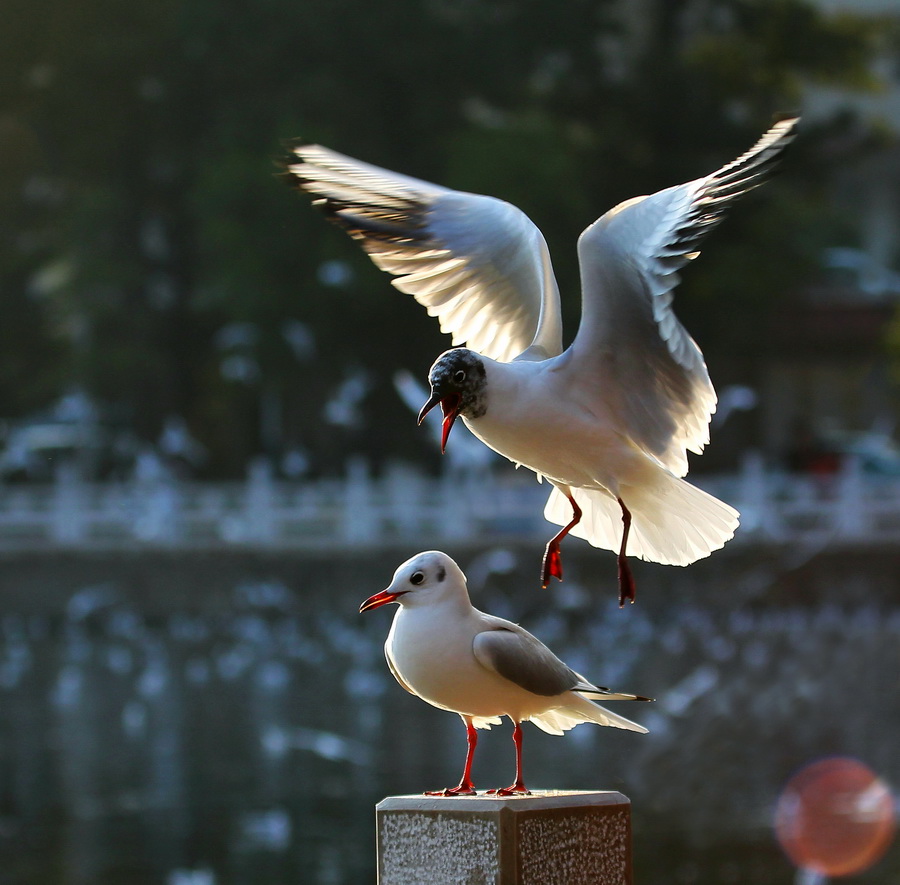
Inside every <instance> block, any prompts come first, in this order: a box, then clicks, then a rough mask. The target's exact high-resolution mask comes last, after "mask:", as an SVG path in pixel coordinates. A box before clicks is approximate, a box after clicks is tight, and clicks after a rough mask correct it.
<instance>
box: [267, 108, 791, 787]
mask: <svg viewBox="0 0 900 885" xmlns="http://www.w3.org/2000/svg"><path fill="white" fill-rule="evenodd" d="M798 122H799V121H798V118H796V117H790V118H786V119H782V120H779V121H778V122H776V123H775V124H774V125H773V126H772V127H771V128H770V129H769V130H768V131H767V132H765V133H764V134H763V136H762V137H761V138H760V139H759V140H758V141H757V142H756V144H755V145H754V146H753V147H752V148H751V149H750V150H749V151H747V152H746V153H744V154H742V155H741V156H739V157H738V158H737V159H736V160H734V161H732V162H731V163H728V164H726V165H725V166H723V167H722V168H720V169H718V170H717V171H715V172H713V173H712V174H710V175H707V176H705V177H703V178H698V179H696V180H694V181H689V182H687V183H685V184H680V185H676V186H674V187H669V188H665V189H664V190H661V191H659V192H657V193H655V194H651V195H647V196H641V197H635V198H633V199H630V200H626V201H625V202H623V203H620V204H619V205H618V206H615V207H614V208H612V209H610V210H609V211H608V212H607V213H606V214H604V215H602V216H601V217H600V218H599V219H598V220H597V221H595V222H594V223H593V224H591V225H589V226H588V227H587V228H586V229H585V230H584V231H583V232H582V234H581V236H580V237H579V240H578V257H579V263H580V268H581V289H582V316H581V323H580V326H579V329H578V332H577V334H576V336H575V338H574V340H573V342H572V344H571V345H570V346H569V347H568V348H565V349H563V346H562V319H561V311H560V298H559V289H558V287H557V284H556V280H555V278H554V275H553V270H552V267H551V263H550V255H549V251H548V249H547V244H546V242H545V240H544V238H543V236H542V234H541V232H540V231H539V230H538V228H537V227H536V226H535V225H534V224H533V223H532V222H531V220H530V219H529V218H528V217H527V216H526V215H525V214H524V213H523V212H522V211H521V210H519V209H517V208H516V207H515V206H512V205H510V204H509V203H506V202H504V201H502V200H498V199H496V198H493V197H488V196H482V195H478V194H471V193H464V192H461V191H455V190H451V189H449V188H445V187H442V186H440V185H436V184H431V183H429V182H426V181H421V180H418V179H415V178H411V177H408V176H405V175H401V174H398V173H395V172H390V171H388V170H385V169H381V168H379V167H377V166H372V165H369V164H367V163H363V162H360V161H359V160H355V159H352V158H350V157H347V156H344V155H342V154H339V153H336V152H335V151H332V150H330V149H328V148H326V147H323V146H321V145H314V144H305V143H303V144H298V145H296V146H295V147H293V148H292V156H291V158H290V160H289V161H288V162H287V163H286V165H285V177H286V178H287V180H288V181H289V182H291V183H292V184H294V185H296V186H297V187H298V188H299V189H301V190H302V191H305V192H306V193H308V194H310V195H311V196H312V197H313V198H314V203H315V205H317V206H318V207H319V208H320V209H321V210H322V211H323V212H324V213H325V214H326V216H327V217H328V218H329V219H330V220H331V221H333V222H334V223H336V224H337V225H339V226H340V227H342V228H343V229H344V230H345V231H347V233H349V234H350V236H351V237H353V238H354V239H356V240H358V241H359V243H360V245H361V246H362V248H363V249H364V250H365V251H366V252H367V253H368V254H369V256H370V258H371V259H372V261H373V262H374V263H375V264H376V265H377V266H378V267H379V268H381V269H382V270H384V271H387V272H388V273H390V274H392V275H393V276H394V279H393V280H392V283H393V285H394V286H395V287H396V288H397V289H399V290H400V291H401V292H405V293H408V294H411V295H412V296H413V297H414V298H415V299H416V300H417V301H418V302H419V303H420V304H422V305H423V306H424V307H425V308H426V309H427V311H428V313H429V315H431V316H436V317H437V318H438V320H439V321H440V327H441V330H442V331H444V332H447V333H449V334H450V335H451V336H452V343H453V345H454V347H453V348H452V349H451V350H448V351H446V352H445V353H443V354H441V355H440V356H439V357H438V358H437V360H436V361H435V363H434V364H433V365H432V367H431V370H430V372H429V378H428V380H429V383H430V387H431V391H430V396H429V398H428V400H427V401H426V402H425V404H424V405H423V406H422V408H421V411H420V413H419V422H420V423H421V422H422V420H423V419H424V418H425V416H426V415H427V414H428V412H429V411H430V410H431V409H433V408H435V407H437V406H440V407H441V411H442V413H443V427H442V435H441V449H442V451H443V450H444V448H445V447H446V445H447V441H448V437H449V435H450V432H451V429H452V427H453V424H454V422H455V421H456V419H457V418H460V417H461V418H462V420H463V422H464V423H465V425H466V426H467V427H468V428H469V430H470V431H471V432H472V433H473V434H474V435H475V436H476V437H478V438H479V439H480V440H481V441H482V442H484V443H485V444H486V445H487V446H488V447H490V448H491V449H493V450H494V451H496V452H498V453H499V454H501V455H503V456H504V457H506V458H508V459H509V460H510V461H513V462H514V463H515V464H516V465H517V466H519V465H523V466H525V467H528V468H529V469H531V470H533V471H534V472H535V473H536V474H537V476H538V479H539V480H541V479H547V480H548V481H549V483H550V484H551V485H552V487H553V488H552V490H551V493H550V497H549V500H548V501H547V505H546V508H545V510H544V515H545V517H546V518H547V519H548V521H550V522H553V523H556V524H558V525H560V526H562V528H561V530H560V531H559V532H557V533H556V534H555V535H554V536H553V538H551V539H550V541H549V542H548V544H547V546H546V549H545V551H544V557H543V562H542V566H541V575H540V579H541V585H542V586H543V587H544V588H546V587H547V586H548V584H549V582H550V580H551V578H557V579H559V580H562V577H563V569H562V555H561V551H560V544H561V542H562V540H563V539H564V538H565V537H566V535H567V534H572V535H574V536H576V537H581V538H584V539H586V540H587V541H588V542H589V543H591V544H592V545H594V546H595V547H601V548H604V549H609V550H612V551H614V552H616V553H617V563H618V584H619V604H620V606H622V605H624V603H625V602H626V601H630V602H633V601H634V599H635V582H634V578H633V576H632V573H631V569H630V567H629V564H628V559H627V557H628V556H629V555H632V556H637V557H639V558H641V559H644V560H649V561H651V562H659V563H664V564H670V565H682V566H684V565H688V564H690V563H692V562H695V561H696V560H698V559H701V558H703V557H705V556H708V555H709V554H710V553H711V552H712V551H714V550H717V549H719V548H720V547H722V546H723V545H724V544H725V543H726V542H727V541H728V540H729V539H730V538H732V537H733V536H734V532H735V529H736V528H737V525H738V517H739V515H738V513H737V511H736V510H734V509H733V508H732V507H730V506H729V505H727V504H725V503H724V502H722V501H719V500H718V499H716V498H714V497H713V496H711V495H709V494H707V493H706V492H704V491H702V490H700V489H698V488H696V487H695V486H693V485H691V484H690V483H688V482H687V481H686V480H685V479H684V476H685V474H686V473H687V470H688V461H687V452H688V451H691V452H695V453H698V454H699V453H700V452H702V450H703V447H704V446H705V444H706V443H707V442H708V441H709V422H710V419H711V417H712V414H713V412H714V411H715V408H716V394H715V391H714V389H713V386H712V383H711V382H710V378H709V373H708V372H707V368H706V363H705V362H704V359H703V354H702V353H701V351H700V349H699V347H698V346H697V344H696V343H695V342H694V340H693V338H691V336H690V335H689V334H688V332H687V331H686V330H685V328H684V327H683V326H682V325H681V323H680V322H679V321H678V319H677V317H676V316H675V313H674V311H673V309H672V300H673V292H674V289H675V287H676V286H677V284H678V282H679V276H678V272H679V271H680V269H681V268H682V267H684V266H685V265H686V264H688V263H689V262H690V261H692V260H693V259H694V258H696V257H697V255H699V251H698V247H699V245H700V243H701V241H702V240H703V239H704V238H705V237H706V235H707V234H708V233H709V232H710V231H712V230H713V229H714V228H715V227H716V226H717V225H718V224H719V223H720V222H721V220H722V219H723V217H724V215H725V212H726V210H727V209H729V208H730V206H731V205H732V203H733V202H734V201H735V200H736V199H738V198H739V197H741V196H742V195H743V194H745V193H747V192H748V191H750V190H752V189H753V188H755V187H757V186H758V185H760V184H761V183H762V182H763V181H764V180H765V178H766V177H767V175H768V174H769V173H770V172H771V171H772V169H773V167H774V166H775V165H776V164H777V163H778V161H779V159H780V157H781V155H782V153H783V151H784V149H785V148H786V147H787V146H788V145H789V144H790V143H791V142H792V141H793V140H794V138H795V135H796V130H797V125H798ZM457 345H468V346H466V347H463V346H457ZM387 603H397V604H398V605H399V608H398V610H397V613H396V615H395V617H394V621H393V624H392V627H391V630H390V633H389V635H388V638H387V642H386V643H385V654H386V657H387V661H388V665H389V667H390V669H391V672H392V673H393V675H394V677H395V678H396V679H397V681H398V682H399V683H400V685H401V686H403V688H405V689H406V690H407V691H409V692H411V693H412V694H414V695H417V696H418V697H420V698H422V699H423V700H425V701H427V702H428V703H429V704H432V705H433V706H436V707H439V708H441V709H444V710H449V711H452V712H455V713H458V714H459V715H460V716H461V717H462V720H463V722H464V724H465V726H466V734H467V744H468V751H467V754H466V761H465V767H464V770H463V774H462V777H461V779H460V782H459V784H458V785H457V786H455V787H449V788H447V789H444V790H438V791H434V792H433V793H430V794H429V795H441V796H462V795H474V794H475V786H474V784H473V783H472V779H471V766H472V759H473V755H474V751H475V746H476V744H477V730H476V729H479V728H490V726H491V725H493V724H499V722H500V717H501V716H508V717H509V718H510V719H511V720H512V722H513V724H514V730H513V740H514V742H515V748H516V777H515V781H514V782H513V783H512V784H511V785H510V786H509V787H504V788H501V789H497V790H492V791H490V792H491V793H493V794H496V795H499V796H517V795H524V794H528V793H529V791H528V789H527V787H526V786H525V783H524V779H523V775H522V752H521V750H522V736H521V722H523V721H532V722H534V723H535V724H536V725H538V727H540V728H541V729H543V730H544V731H547V732H550V733H552V734H562V733H563V732H564V731H567V730H569V729H571V728H573V727H574V726H575V725H577V724H579V723H580V722H595V723H597V724H600V725H611V726H615V727H618V728H625V729H628V730H631V731H639V732H646V730H647V729H645V728H644V727H643V726H641V725H638V724H637V723H635V722H632V721H630V720H628V719H625V718H624V717H622V716H619V715H617V714H615V713H612V712H611V711H609V710H607V709H605V708H604V707H602V706H600V705H599V704H598V703H596V702H597V701H598V700H604V701H613V700H649V699H648V698H642V697H640V696H637V695H633V694H623V693H619V692H614V691H611V690H610V689H607V688H603V687H600V686H597V685H594V684H593V683H591V682H590V681H589V680H587V679H586V678H585V677H583V676H581V675H580V674H578V673H576V672H575V671H574V670H572V669H571V668H569V667H568V666H566V664H564V663H563V662H562V661H560V660H559V658H557V657H556V655H554V654H553V653H552V652H551V651H550V650H549V649H548V648H547V647H546V646H545V645H543V643H541V642H540V640H538V639H536V638H535V637H534V636H532V635H531V634H530V633H528V632H527V631H526V630H524V629H522V628H521V627H519V626H518V625H517V624H514V623H512V622H510V621H506V620H503V619H501V618H496V617H493V616H491V615H488V614H485V613H483V612H480V611H478V610H477V609H475V608H474V607H473V606H472V604H471V602H470V600H469V594H468V589H467V586H466V579H465V575H464V574H463V573H462V571H461V570H460V568H459V567H458V566H457V564H456V563H455V562H454V561H453V560H452V559H451V558H450V557H449V556H447V555H446V554H445V553H441V552H438V551H429V552H426V553H420V554H418V555H416V556H414V557H412V558H411V559H409V560H408V561H407V562H405V563H403V564H402V565H401V566H400V567H399V568H398V569H397V571H396V572H395V574H394V577H393V580H392V582H391V584H390V585H389V586H388V588H387V589H386V590H384V591H382V592H381V593H377V594H375V595H373V596H371V597H370V598H369V599H367V600H366V601H365V602H364V603H363V604H362V606H361V607H360V611H369V610H371V609H374V608H378V607H380V606H382V605H385V604H387Z"/></svg>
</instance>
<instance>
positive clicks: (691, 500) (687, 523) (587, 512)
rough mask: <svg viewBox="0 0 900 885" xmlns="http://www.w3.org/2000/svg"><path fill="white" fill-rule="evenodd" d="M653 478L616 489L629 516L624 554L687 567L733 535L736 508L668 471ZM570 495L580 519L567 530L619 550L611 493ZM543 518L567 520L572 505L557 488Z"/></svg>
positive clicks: (616, 512) (581, 491) (619, 524)
mask: <svg viewBox="0 0 900 885" xmlns="http://www.w3.org/2000/svg"><path fill="white" fill-rule="evenodd" d="M656 477H657V481H656V482H655V483H653V484H652V485H646V484H645V485H640V486H637V485H635V486H623V487H622V489H621V491H620V494H621V497H622V500H623V501H624V502H625V505H626V506H627V507H628V509H629V511H630V512H631V517H632V521H631V531H630V534H629V536H628V547H627V549H626V551H625V552H626V553H627V554H628V555H629V556H636V557H638V558H639V559H645V560H648V561H650V562H661V563H664V564H666V565H689V564H690V563H692V562H695V561H696V560H698V559H703V558H704V557H705V556H709V554H710V553H712V552H713V550H718V549H719V548H720V547H722V546H723V545H724V544H725V543H726V541H729V540H730V539H731V538H733V537H734V532H735V529H736V528H737V526H738V522H739V516H740V514H739V513H738V512H737V510H735V509H734V508H733V507H730V506H729V505H728V504H726V503H724V502H723V501H720V500H719V499H718V498H714V497H713V496H712V495H710V494H708V493H707V492H704V491H703V490H702V489H698V488H697V487H696V486H693V485H691V484H690V483H689V482H686V481H685V480H683V479H679V478H678V477H676V476H674V475H673V474H671V473H670V472H669V471H667V470H659V471H658V472H657V474H656ZM572 497H573V498H574V499H575V501H576V503H577V504H578V506H579V507H580V508H581V510H582V518H581V522H580V523H579V524H578V525H576V526H575V527H574V528H573V529H572V531H571V532H570V534H572V535H574V536H575V537H576V538H584V539H585V540H586V541H588V542H589V543H591V544H593V545H594V546H595V547H602V548H604V549H606V550H613V551H616V552H618V549H619V546H620V544H621V541H622V511H621V508H620V507H619V503H618V501H617V500H616V499H615V497H613V496H612V495H611V494H610V493H609V492H606V491H603V490H595V489H572ZM544 517H545V518H546V519H547V520H548V521H549V522H553V523H556V524H557V525H566V524H567V523H568V522H569V520H570V519H571V518H572V507H571V505H570V504H569V501H568V499H567V498H566V496H565V495H564V494H563V493H562V492H560V491H559V489H557V488H554V489H553V491H552V492H551V493H550V498H549V499H548V501H547V506H546V507H545V508H544Z"/></svg>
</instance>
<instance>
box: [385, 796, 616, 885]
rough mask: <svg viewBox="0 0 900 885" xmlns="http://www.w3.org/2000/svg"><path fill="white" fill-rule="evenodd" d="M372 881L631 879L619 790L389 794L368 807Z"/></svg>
mask: <svg viewBox="0 0 900 885" xmlns="http://www.w3.org/2000/svg"><path fill="white" fill-rule="evenodd" d="M375 820H376V829H377V838H378V883H379V885H631V882H632V873H631V802H630V801H629V800H628V798H627V797H625V796H623V795H622V794H621V793H615V792H608V791H603V792H588V791H573V792H561V791H554V790H549V791H541V792H536V793H533V794H532V795H530V796H511V797H508V798H497V797H492V796H484V795H480V796H458V797H447V798H444V797H430V796H391V797H388V798H387V799H384V800H383V801H382V802H380V803H379V804H378V805H377V806H376V809H375Z"/></svg>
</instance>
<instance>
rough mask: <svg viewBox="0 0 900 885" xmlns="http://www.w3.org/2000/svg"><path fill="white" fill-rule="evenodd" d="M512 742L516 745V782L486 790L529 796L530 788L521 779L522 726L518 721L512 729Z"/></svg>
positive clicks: (496, 793)
mask: <svg viewBox="0 0 900 885" xmlns="http://www.w3.org/2000/svg"><path fill="white" fill-rule="evenodd" d="M513 742H514V743H515V745H516V782H515V783H514V784H512V785H511V786H509V787H503V788H502V789H500V790H488V792H489V793H493V794H495V795H497V796H515V795H517V794H518V795H526V796H530V795H531V790H529V789H528V788H527V787H526V786H525V783H524V781H523V780H522V726H521V724H520V723H518V722H517V723H516V727H515V728H514V729H513Z"/></svg>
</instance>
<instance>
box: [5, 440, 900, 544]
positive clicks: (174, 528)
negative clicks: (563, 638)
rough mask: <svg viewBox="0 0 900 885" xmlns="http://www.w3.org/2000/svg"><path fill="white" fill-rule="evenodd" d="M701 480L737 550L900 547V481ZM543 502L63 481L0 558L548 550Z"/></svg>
mask: <svg viewBox="0 0 900 885" xmlns="http://www.w3.org/2000/svg"><path fill="white" fill-rule="evenodd" d="M504 466H505V465H504ZM695 481H696V482H697V484H698V485H702V486H703V487H704V488H706V489H707V490H708V491H710V492H712V493H713V494H715V495H717V496H719V497H721V498H723V499H724V500H726V501H728V502H729V503H731V504H733V505H734V506H735V507H737V508H738V509H739V510H740V511H741V528H740V530H739V532H738V536H737V538H736V540H735V542H734V543H739V542H740V543H749V542H776V543H793V542H796V541H803V542H809V543H812V544H814V545H824V544H831V543H843V544H870V543H876V544H880V543H893V542H898V541H900V477H884V476H880V477H875V476H871V475H867V474H864V473H863V472H862V471H861V470H860V468H859V466H858V464H856V463H855V462H852V461H851V462H848V464H847V465H846V466H845V469H844V470H843V472H842V473H840V474H837V475H834V476H830V477H818V478H817V477H809V476H796V475H787V474H783V473H775V472H771V471H767V470H766V469H765V468H764V467H763V465H762V461H761V459H760V458H758V457H756V456H753V455H751V456H748V457H747V458H746V459H745V462H744V466H743V468H742V470H741V471H740V472H739V473H736V474H733V475H728V476H717V477H706V476H701V477H697V478H695ZM547 493H548V487H547V486H546V485H545V486H539V485H538V484H537V483H535V482H534V478H533V475H532V474H531V473H530V472H526V471H520V472H513V471H510V470H506V469H502V470H498V471H497V472H496V473H490V472H485V473H478V474H469V473H453V474H451V473H448V474H446V475H445V476H443V477H440V478H431V477H427V476H424V475H422V474H421V473H419V472H417V471H415V470H414V469H412V468H409V467H395V468H394V469H392V470H389V471H388V472H387V473H386V475H385V476H383V477H380V478H378V479H374V478H372V477H371V476H370V475H369V472H368V470H367V468H366V466H365V465H364V464H363V463H362V462H360V461H355V462H353V463H351V464H350V465H349V467H348V470H347V475H346V477H345V478H344V479H341V480H318V481H315V482H281V481H278V480H275V479H273V478H272V476H271V474H270V472H269V470H268V469H267V468H266V467H265V465H263V464H256V465H254V466H253V467H252V468H251V470H250V473H249V476H248V478H247V480H246V481H245V482H242V483H200V482H176V481H174V480H172V479H167V478H165V477H156V478H154V479H145V480H134V481H130V482H121V483H84V482H81V481H80V480H78V478H77V477H76V476H75V474H74V473H72V472H69V471H62V472H61V473H60V476H59V478H58V479H57V481H56V482H55V483H54V484H53V485H49V486H36V485H6V486H0V549H6V550H9V549H16V548H28V547H48V546H50V547H82V548H102V547H141V546H155V547H159V546H166V547H180V548H196V547H214V546H223V545H235V546H250V547H271V548H297V549H327V548H336V547H348V546H350V547H354V546H356V547H365V546H369V545H375V544H384V543H390V542H391V541H401V540H402V541H404V542H405V541H409V540H414V541H416V542H418V543H423V544H425V543H428V542H430V541H434V542H437V541H440V540H449V539H453V540H456V541H472V542H475V541H483V540H489V541H493V540H503V539H511V538H532V537H533V538H540V539H545V536H546V535H547V530H548V525H547V523H546V522H545V521H544V519H543V515H542V514H543V506H544V501H545V499H546V496H547Z"/></svg>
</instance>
